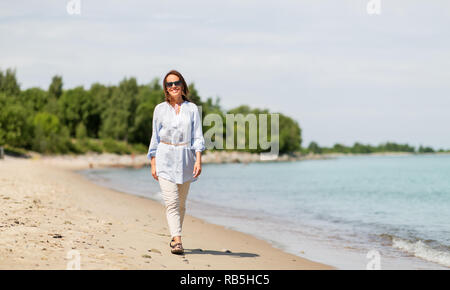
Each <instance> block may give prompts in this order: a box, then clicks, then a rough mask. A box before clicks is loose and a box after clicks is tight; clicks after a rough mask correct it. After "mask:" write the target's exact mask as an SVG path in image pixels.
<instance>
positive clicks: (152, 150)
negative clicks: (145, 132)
mask: <svg viewBox="0 0 450 290" xmlns="http://www.w3.org/2000/svg"><path fill="white" fill-rule="evenodd" d="M158 120H159V117H158V111H157V107H155V109H154V111H153V121H152V138H151V140H150V145H149V146H148V154H147V158H148V159H151V158H152V157H153V156H155V155H156V149H157V148H158V144H159V141H160V139H159V125H158V124H159V122H158Z"/></svg>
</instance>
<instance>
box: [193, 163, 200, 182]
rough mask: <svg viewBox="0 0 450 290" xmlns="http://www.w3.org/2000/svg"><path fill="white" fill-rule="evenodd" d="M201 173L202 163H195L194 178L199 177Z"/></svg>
mask: <svg viewBox="0 0 450 290" xmlns="http://www.w3.org/2000/svg"><path fill="white" fill-rule="evenodd" d="M201 172H202V163H201V162H200V161H195V164H194V172H193V174H194V178H195V177H197V176H199V175H200V173H201Z"/></svg>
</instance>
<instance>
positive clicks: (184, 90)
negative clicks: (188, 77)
mask: <svg viewBox="0 0 450 290" xmlns="http://www.w3.org/2000/svg"><path fill="white" fill-rule="evenodd" d="M169 75H176V76H177V77H178V78H179V79H180V80H181V83H182V90H181V96H182V98H183V100H185V101H189V102H190V101H191V100H190V99H189V97H188V95H189V88H188V86H187V84H186V81H185V80H184V78H183V76H182V75H181V73H179V72H178V71H176V70H171V71H170V72H168V73H167V74H166V76H165V77H164V81H163V88H164V95H165V96H166V100H165V101H166V102H168V103H170V94H169V93H168V92H167V77H168V76H169Z"/></svg>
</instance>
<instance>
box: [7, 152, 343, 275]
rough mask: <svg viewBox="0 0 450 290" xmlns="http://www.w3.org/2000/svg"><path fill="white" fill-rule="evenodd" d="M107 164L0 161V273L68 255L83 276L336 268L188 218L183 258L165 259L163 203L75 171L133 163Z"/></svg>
mask: <svg viewBox="0 0 450 290" xmlns="http://www.w3.org/2000/svg"><path fill="white" fill-rule="evenodd" d="M111 157H112V156H107V158H109V159H110V160H109V162H105V160H98V158H97V159H95V157H92V156H91V157H90V158H91V159H89V158H86V157H85V158H84V160H83V159H79V158H78V159H74V158H67V157H62V156H58V157H41V158H33V159H23V158H15V157H9V156H6V158H5V159H4V160H0V172H1V173H2V174H1V176H2V178H1V179H0V184H1V185H2V186H1V187H0V188H1V189H0V199H2V202H3V203H2V205H1V207H2V215H4V218H5V219H4V220H3V221H2V223H1V224H0V233H1V235H2V241H3V243H2V245H0V258H1V259H0V268H1V269H66V267H67V263H68V262H69V261H71V258H72V256H68V254H69V253H72V254H73V252H74V251H75V253H79V256H80V260H81V263H80V264H81V269H205V270H215V269H229V270H231V269H233V270H235V269H261V270H262V269H335V268H334V267H332V266H328V265H325V264H321V263H316V262H313V261H310V260H307V259H305V258H302V257H299V256H296V255H293V254H289V253H286V252H284V251H282V250H280V249H277V248H275V247H273V246H272V245H271V244H269V243H268V242H266V241H263V240H260V239H258V238H256V237H253V236H251V235H250V234H245V233H242V232H239V231H235V230H230V229H227V228H225V227H223V226H220V225H215V224H211V223H207V222H205V221H203V220H202V219H199V218H195V217H192V216H190V215H186V218H185V224H184V234H183V237H184V238H183V244H184V247H185V255H184V256H176V255H173V254H171V253H170V251H169V246H168V240H169V239H170V235H169V233H168V229H167V221H166V218H165V212H164V207H163V205H162V204H160V203H158V202H157V201H154V200H151V199H148V198H144V197H139V196H135V195H130V194H127V193H123V192H120V191H117V190H113V189H109V188H106V187H102V186H100V185H97V184H95V183H93V182H91V181H89V180H88V179H87V178H86V177H84V176H82V175H80V174H78V173H76V172H74V171H76V170H82V169H89V168H93V167H94V166H95V167H96V168H98V167H115V166H130V165H131V166H136V164H137V162H136V157H135V158H131V157H128V160H127V158H126V157H125V158H123V156H122V160H119V161H120V162H117V160H115V159H114V158H113V159H112V160H111ZM116 158H118V157H117V156H116ZM145 158H146V156H145ZM146 161H147V164H148V162H149V161H148V160H146ZM130 162H131V164H130ZM114 165H115V166H114ZM225 240H226V242H223V241H225Z"/></svg>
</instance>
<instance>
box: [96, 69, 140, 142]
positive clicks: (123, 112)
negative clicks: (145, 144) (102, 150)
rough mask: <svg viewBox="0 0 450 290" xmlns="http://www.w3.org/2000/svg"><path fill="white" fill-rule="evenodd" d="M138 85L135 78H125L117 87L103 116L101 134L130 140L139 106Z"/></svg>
mask: <svg viewBox="0 0 450 290" xmlns="http://www.w3.org/2000/svg"><path fill="white" fill-rule="evenodd" d="M137 94H138V85H137V82H136V79H135V78H130V79H127V78H125V79H124V80H123V81H121V82H120V84H119V87H117V88H115V89H114V91H113V93H112V96H111V99H110V100H109V102H108V107H107V109H106V111H105V114H104V116H103V122H102V127H101V130H100V136H101V137H102V138H107V137H111V138H113V139H120V140H123V141H126V142H128V138H129V134H130V129H131V128H132V126H133V124H134V119H135V116H136V108H137V105H138V104H137Z"/></svg>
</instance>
